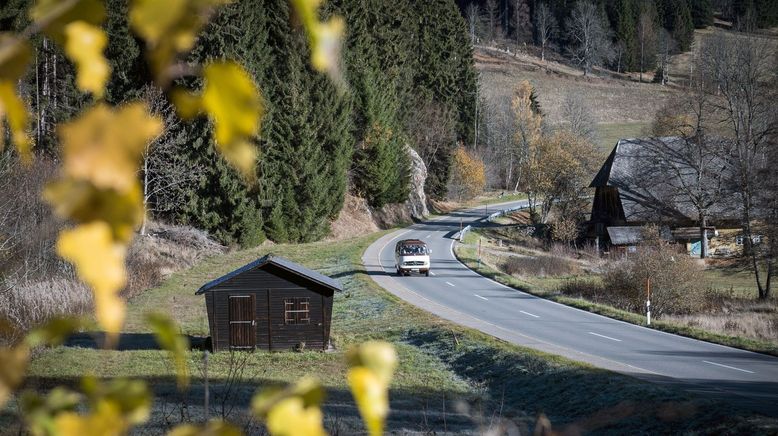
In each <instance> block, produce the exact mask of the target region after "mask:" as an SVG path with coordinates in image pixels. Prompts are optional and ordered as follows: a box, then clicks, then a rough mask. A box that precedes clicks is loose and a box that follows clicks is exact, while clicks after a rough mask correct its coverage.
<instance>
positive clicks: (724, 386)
mask: <svg viewBox="0 0 778 436" xmlns="http://www.w3.org/2000/svg"><path fill="white" fill-rule="evenodd" d="M521 204H522V202H513V203H504V204H501V205H497V206H490V207H489V212H494V211H496V210H497V209H498V208H508V207H514V206H518V205H521ZM486 216H487V211H486V210H485V208H484V207H479V208H477V209H470V210H466V211H460V212H455V213H452V214H450V215H447V216H444V217H440V218H437V219H434V220H430V221H427V222H423V223H418V224H415V225H413V226H411V227H408V228H406V229H403V230H398V231H396V232H393V233H391V234H388V235H385V236H384V237H382V238H381V239H379V240H378V241H376V242H375V243H373V244H372V245H371V246H370V247H368V249H367V250H366V251H365V254H364V256H363V259H362V260H363V262H364V264H365V266H366V268H367V270H368V273H369V274H370V275H371V276H372V277H373V279H374V280H375V281H376V282H377V283H378V284H379V285H381V286H382V287H383V288H385V289H386V290H388V291H389V292H391V293H393V294H395V295H397V296H398V297H400V298H402V299H404V300H406V301H408V302H410V303H412V304H414V305H416V306H418V307H420V308H422V309H425V310H427V311H429V312H432V313H434V314H436V315H438V316H441V317H443V318H446V319H449V320H451V321H454V322H456V323H459V324H462V325H465V326H467V327H471V328H476V329H478V330H481V331H483V332H485V333H487V334H490V335H492V336H495V337H498V338H500V339H503V340H506V341H509V342H512V343H514V344H517V345H522V346H527V347H531V348H535V349H539V350H541V351H545V352H549V353H553V354H558V355H562V356H565V357H568V358H571V359H574V360H578V361H583V362H587V363H590V364H592V365H595V366H598V367H601V368H605V369H609V370H613V371H618V372H621V373H624V374H629V375H633V376H636V377H639V378H641V379H645V380H650V381H654V382H659V383H666V384H673V385H680V386H681V387H683V388H684V389H686V390H688V391H692V392H694V393H698V394H702V395H705V396H709V397H714V398H717V399H723V400H726V401H729V402H731V403H732V404H735V405H737V406H741V407H745V408H747V409H751V410H754V411H756V412H758V413H762V414H766V415H771V416H778V358H775V357H771V356H767V355H763V354H758V353H752V352H748V351H743V350H739V349H735V348H730V347H725V346H722V345H717V344H712V343H708V342H702V341H698V340H695V339H690V338H685V337H682V336H677V335H672V334H668V333H664V332H660V331H657V330H652V329H648V328H644V327H641V326H636V325H633V324H628V323H625V322H622V321H617V320H614V319H611V318H606V317H603V316H600V315H596V314H593V313H589V312H585V311H582V310H579V309H575V308H571V307H568V306H564V305H561V304H558V303H555V302H552V301H549V300H545V299H543V298H539V297H535V296H532V295H529V294H527V293H524V292H521V291H518V290H515V289H512V288H508V287H506V286H504V285H501V284H499V283H497V282H494V281H492V280H490V279H487V278H485V277H483V276H481V275H479V274H477V273H475V272H473V271H472V270H470V269H468V268H467V267H465V266H464V265H463V264H462V263H460V262H459V261H458V260H457V259H456V258H455V257H454V253H453V246H454V244H455V243H457V242H456V241H455V240H454V239H452V237H453V235H454V234H455V233H456V232H458V231H459V226H460V222H461V223H463V224H464V225H467V224H468V223H471V224H472V223H477V222H479V221H483V220H484V219H485V217H486ZM410 238H417V239H421V240H423V241H425V242H426V243H427V244H428V246H429V247H430V248H431V250H432V256H431V258H432V259H431V260H432V269H431V271H432V273H431V275H430V277H424V276H420V275H413V276H410V277H398V276H397V275H396V273H395V262H394V244H395V243H396V242H397V241H398V240H400V239H410Z"/></svg>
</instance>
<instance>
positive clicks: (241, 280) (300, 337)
mask: <svg viewBox="0 0 778 436" xmlns="http://www.w3.org/2000/svg"><path fill="white" fill-rule="evenodd" d="M266 268H267V269H268V270H271V269H272V270H273V271H272V272H273V273H272V274H271V273H270V272H269V271H266V270H262V269H254V270H251V271H247V272H245V273H243V274H241V275H239V276H236V277H233V278H232V279H230V280H228V281H226V282H224V283H222V284H220V285H219V286H218V287H216V288H213V289H211V290H209V291H208V292H206V305H211V306H212V309H209V312H208V316H209V326H210V328H211V335H212V341H213V348H214V350H215V351H219V350H229V345H230V338H229V297H230V296H231V295H233V296H237V295H249V294H254V295H255V301H256V315H255V316H256V329H257V348H258V349H264V350H289V349H291V348H294V347H295V346H297V345H299V344H301V343H303V342H304V343H305V347H306V348H307V349H324V348H325V347H326V345H327V342H328V339H329V334H330V328H331V315H332V300H333V298H332V297H333V292H332V290H331V289H329V288H327V287H324V286H320V285H317V284H315V283H310V282H309V281H307V280H301V279H300V278H299V277H298V276H296V275H294V274H290V273H289V272H287V271H285V270H283V269H280V268H271V267H266ZM306 286H307V287H306ZM309 288H310V289H309ZM209 296H210V297H209ZM294 297H307V298H310V306H309V309H310V323H309V324H303V325H286V324H285V323H284V300H285V299H286V298H294ZM209 298H210V299H211V302H210V303H209Z"/></svg>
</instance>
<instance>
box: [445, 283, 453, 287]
mask: <svg viewBox="0 0 778 436" xmlns="http://www.w3.org/2000/svg"><path fill="white" fill-rule="evenodd" d="M446 284H447V285H449V286H452V287H454V286H455V285H454V284H453V283H451V282H446Z"/></svg>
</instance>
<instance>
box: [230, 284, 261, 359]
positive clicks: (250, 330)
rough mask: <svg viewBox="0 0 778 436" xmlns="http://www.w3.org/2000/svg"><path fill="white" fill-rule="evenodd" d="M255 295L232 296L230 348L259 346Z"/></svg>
mask: <svg viewBox="0 0 778 436" xmlns="http://www.w3.org/2000/svg"><path fill="white" fill-rule="evenodd" d="M256 307H257V306H256V301H255V299H254V295H253V294H252V295H230V348H254V347H256V346H257V328H256Z"/></svg>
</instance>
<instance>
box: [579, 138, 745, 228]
mask: <svg viewBox="0 0 778 436" xmlns="http://www.w3.org/2000/svg"><path fill="white" fill-rule="evenodd" d="M689 150H690V148H689V144H688V143H687V142H686V140H685V139H683V138H680V137H660V138H632V139H620V140H619V142H618V143H617V144H616V146H615V147H614V148H613V151H611V153H610V155H609V156H608V159H606V161H605V163H604V164H603V166H602V168H600V171H599V172H598V173H597V175H596V176H595V177H594V179H593V180H592V183H591V184H590V185H589V186H590V187H592V188H603V187H613V188H617V189H618V191H619V199H620V200H621V205H622V207H623V209H624V216H625V218H626V220H627V222H652V221H665V220H670V221H694V220H696V219H697V218H698V217H697V210H696V208H695V205H694V202H693V201H692V198H691V197H689V195H688V194H687V191H686V190H685V189H684V187H685V186H694V184H695V183H696V182H695V180H694V179H695V177H696V172H695V170H694V169H693V168H691V167H689V166H688V165H687V164H686V163H685V162H686V161H684V158H683V156H684V153H688V152H689ZM708 165H709V167H710V171H711V172H712V173H714V174H718V175H719V176H720V177H727V176H728V171H730V169H729V167H728V166H727V165H726V164H725V162H724V161H722V160H717V159H716V158H711V161H710V162H708ZM719 166H720V169H719ZM714 167H715V168H714ZM739 210H740V207H739V203H738V202H737V197H736V196H735V194H734V193H733V192H731V191H728V190H726V189H723V188H722V189H721V192H720V193H719V194H718V202H716V203H715V204H714V205H713V206H712V207H711V208H710V209H709V210H708V213H709V217H710V218H714V219H736V218H737V217H738V214H739Z"/></svg>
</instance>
